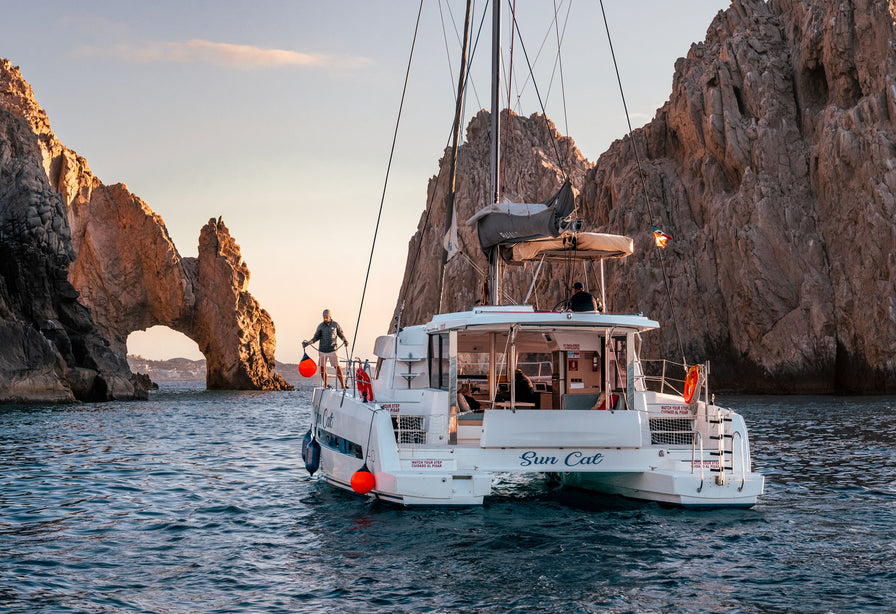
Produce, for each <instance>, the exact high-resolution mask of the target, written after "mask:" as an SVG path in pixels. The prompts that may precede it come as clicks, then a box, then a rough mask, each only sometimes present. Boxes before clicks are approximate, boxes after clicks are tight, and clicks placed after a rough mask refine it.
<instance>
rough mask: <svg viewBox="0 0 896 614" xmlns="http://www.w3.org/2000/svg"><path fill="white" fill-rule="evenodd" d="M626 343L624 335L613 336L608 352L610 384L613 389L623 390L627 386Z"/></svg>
mask: <svg viewBox="0 0 896 614" xmlns="http://www.w3.org/2000/svg"><path fill="white" fill-rule="evenodd" d="M627 346H628V343H627V340H626V338H625V337H613V339H612V351H611V353H610V373H608V377H609V379H610V385H611V386H612V387H613V390H625V389H626V388H627V387H628V385H627V384H628V382H627V378H626V361H627V360H628V347H627Z"/></svg>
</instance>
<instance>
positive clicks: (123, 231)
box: [50, 149, 291, 390]
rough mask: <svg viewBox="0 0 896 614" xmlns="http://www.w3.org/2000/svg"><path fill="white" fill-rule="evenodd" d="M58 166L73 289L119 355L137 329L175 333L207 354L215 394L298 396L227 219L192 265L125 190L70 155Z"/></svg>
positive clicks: (216, 225)
mask: <svg viewBox="0 0 896 614" xmlns="http://www.w3.org/2000/svg"><path fill="white" fill-rule="evenodd" d="M50 153H51V154H52V153H53V152H50ZM53 157H54V163H53V164H51V165H50V169H51V175H50V181H51V183H53V184H54V185H55V186H56V187H57V189H58V190H59V191H60V192H61V193H62V194H63V196H64V197H65V200H66V203H67V204H68V218H69V225H70V227H71V235H72V243H73V246H74V248H75V251H76V252H77V254H78V256H77V258H76V259H75V261H74V262H73V263H72V265H71V266H70V268H69V280H70V281H71V283H72V285H73V286H74V287H75V288H76V289H77V290H78V291H79V292H80V293H81V301H82V302H83V303H84V304H85V305H86V306H87V307H88V308H89V309H90V311H91V313H92V314H93V317H94V320H95V321H96V323H97V326H98V327H99V329H100V331H101V333H103V334H104V336H105V337H106V339H108V340H109V343H110V346H111V349H112V350H113V351H115V352H116V353H118V354H120V355H121V356H124V355H125V354H126V353H127V338H128V335H130V334H131V333H132V332H134V331H136V330H146V329H147V328H150V327H152V326H157V325H162V326H167V327H169V328H171V329H173V330H176V331H178V332H181V333H183V334H184V335H186V336H187V337H189V338H190V339H192V340H193V341H195V342H196V344H197V345H198V346H199V351H200V352H202V354H203V355H204V356H205V359H206V368H207V374H206V386H207V387H208V388H210V389H229V390H257V389H265V390H287V389H291V386H290V385H289V384H287V383H286V381H285V380H283V378H282V377H280V375H278V374H277V373H275V372H274V351H275V349H276V338H275V331H274V322H273V320H272V319H271V316H270V314H268V312H267V311H265V310H264V309H262V308H261V306H260V305H259V304H258V301H257V300H255V298H254V297H253V296H252V295H251V294H249V292H248V284H249V269H248V267H247V266H246V263H245V262H243V260H242V257H241V255H240V247H239V245H238V244H237V243H236V241H234V240H233V238H232V237H231V236H230V232H229V231H228V230H227V227H226V226H225V225H224V222H223V221H222V220H221V219H220V218H218V219H217V220H215V219H211V220H209V222H208V224H206V225H205V226H204V227H203V228H202V230H201V231H200V235H199V256H198V257H197V258H184V257H182V256H181V255H180V254H179V253H178V251H177V248H176V247H175V246H174V243H173V242H172V241H171V237H170V236H169V235H168V230H167V229H166V227H165V223H164V221H163V220H162V218H161V217H160V216H158V215H157V214H155V213H154V212H153V211H152V209H150V207H149V206H148V205H147V204H146V203H144V202H143V201H142V200H140V199H139V198H137V197H136V196H134V195H133V194H131V192H130V191H128V189H127V186H125V185H124V184H116V185H112V186H105V185H103V184H102V183H101V182H100V181H99V180H98V179H97V178H96V177H94V176H93V174H92V173H91V172H90V170H89V169H88V168H87V165H86V162H85V161H84V160H83V158H80V157H78V156H76V155H75V154H74V153H72V152H71V151H69V150H66V149H62V150H61V151H59V153H58V154H56V155H55V156H53ZM55 160H58V162H56V161H55Z"/></svg>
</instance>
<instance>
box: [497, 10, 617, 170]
mask: <svg viewBox="0 0 896 614" xmlns="http://www.w3.org/2000/svg"><path fill="white" fill-rule="evenodd" d="M601 2H603V0H601ZM511 24H512V25H513V27H515V28H516V32H517V36H519V37H520V47H521V48H522V50H523V57H524V58H526V66H527V67H528V68H529V74H530V75H532V87H534V88H535V95H536V97H537V98H538V104H539V105H540V106H541V116H542V118H543V119H544V125H545V128H546V129H547V132H548V135H549V136H550V135H551V132H552V130H551V126H550V124H549V123H548V121H549V120H548V115H547V111H545V108H544V101H543V99H542V97H541V92H540V91H539V90H538V82H537V81H536V80H535V74H534V73H533V71H532V63H531V62H530V61H529V54H528V52H527V51H526V43H525V42H524V41H523V36H522V34H520V31H519V24H518V23H517V21H516V15H514V16H513V19H512V20H511ZM550 141H551V146H552V149H553V150H554V155H555V156H556V157H557V166H559V167H560V170H561V171H562V172H563V175H564V178H566V179H568V178H569V170H568V169H566V168H565V164H564V160H563V158H561V157H560V149H559V148H558V144H557V139H555V138H551V139H550Z"/></svg>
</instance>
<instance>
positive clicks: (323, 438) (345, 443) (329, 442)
mask: <svg viewBox="0 0 896 614" xmlns="http://www.w3.org/2000/svg"><path fill="white" fill-rule="evenodd" d="M317 438H318V441H319V442H320V445H322V446H326V447H328V448H330V449H331V450H336V451H337V452H341V453H342V454H347V455H349V456H354V457H355V458H364V452H363V451H362V450H361V446H360V444H357V443H355V442H354V441H349V440H348V439H345V438H344V437H339V436H338V435H334V434H333V433H330V432H329V431H325V430H323V429H318V431H317Z"/></svg>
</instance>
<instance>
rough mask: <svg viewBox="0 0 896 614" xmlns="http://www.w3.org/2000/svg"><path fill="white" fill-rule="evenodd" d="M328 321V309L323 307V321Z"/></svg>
mask: <svg viewBox="0 0 896 614" xmlns="http://www.w3.org/2000/svg"><path fill="white" fill-rule="evenodd" d="M329 321H330V310H329V309H324V322H329Z"/></svg>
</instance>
